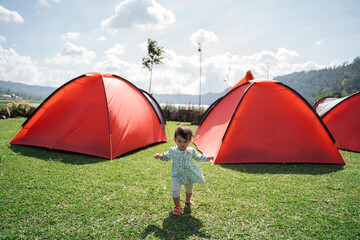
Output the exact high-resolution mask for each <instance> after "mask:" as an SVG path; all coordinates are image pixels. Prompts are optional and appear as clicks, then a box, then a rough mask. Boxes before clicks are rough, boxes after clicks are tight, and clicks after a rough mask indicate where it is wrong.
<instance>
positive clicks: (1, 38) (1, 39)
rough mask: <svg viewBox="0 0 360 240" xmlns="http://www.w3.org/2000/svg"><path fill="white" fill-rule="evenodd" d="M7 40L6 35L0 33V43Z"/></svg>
mask: <svg viewBox="0 0 360 240" xmlns="http://www.w3.org/2000/svg"><path fill="white" fill-rule="evenodd" d="M3 42H6V37H4V36H1V35H0V43H3Z"/></svg>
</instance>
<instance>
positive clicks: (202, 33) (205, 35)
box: [189, 29, 218, 46]
mask: <svg viewBox="0 0 360 240" xmlns="http://www.w3.org/2000/svg"><path fill="white" fill-rule="evenodd" d="M189 40H190V42H191V43H192V44H193V45H194V46H197V45H198V43H202V44H207V43H211V42H217V41H218V38H217V36H216V35H215V33H214V32H212V31H207V30H204V29H199V30H198V31H196V32H195V33H193V34H192V35H191V37H190V38H189Z"/></svg>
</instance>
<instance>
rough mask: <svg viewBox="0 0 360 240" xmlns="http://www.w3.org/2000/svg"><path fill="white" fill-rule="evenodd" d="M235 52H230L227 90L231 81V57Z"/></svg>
mask: <svg viewBox="0 0 360 240" xmlns="http://www.w3.org/2000/svg"><path fill="white" fill-rule="evenodd" d="M234 54H235V53H229V73H228V77H227V79H228V80H227V85H226V91H227V90H228V89H229V83H230V70H231V58H232V56H233V55H234Z"/></svg>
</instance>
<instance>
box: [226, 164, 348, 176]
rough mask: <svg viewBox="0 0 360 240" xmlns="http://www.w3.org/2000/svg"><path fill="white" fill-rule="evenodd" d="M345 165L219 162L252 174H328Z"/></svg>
mask: <svg viewBox="0 0 360 240" xmlns="http://www.w3.org/2000/svg"><path fill="white" fill-rule="evenodd" d="M345 166H346V165H336V164H306V163H303V164H300V163H298V164H277V163H268V164H258V163H254V164H221V167H223V168H226V169H230V170H233V171H238V172H244V173H250V174H251V173H252V174H264V173H265V174H266V173H267V174H307V175H318V174H328V173H332V172H337V171H340V170H343V169H344V167H345Z"/></svg>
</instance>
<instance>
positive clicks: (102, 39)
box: [97, 36, 107, 42]
mask: <svg viewBox="0 0 360 240" xmlns="http://www.w3.org/2000/svg"><path fill="white" fill-rule="evenodd" d="M97 40H98V41H104V42H105V41H106V40H107V39H106V37H104V36H101V37H98V39H97Z"/></svg>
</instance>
